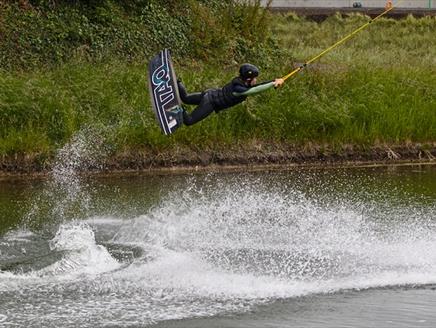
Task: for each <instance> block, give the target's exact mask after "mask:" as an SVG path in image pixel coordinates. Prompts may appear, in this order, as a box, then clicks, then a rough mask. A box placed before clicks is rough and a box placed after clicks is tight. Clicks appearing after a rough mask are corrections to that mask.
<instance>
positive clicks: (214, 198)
mask: <svg viewBox="0 0 436 328" xmlns="http://www.w3.org/2000/svg"><path fill="white" fill-rule="evenodd" d="M79 143H80V142H79ZM67 153H68V154H70V155H68V156H66V158H65V154H64V153H63V155H62V158H60V159H59V163H58V165H57V167H56V169H55V170H54V172H53V174H52V175H51V176H50V177H49V178H48V179H43V180H38V179H35V180H25V181H24V180H18V181H10V180H8V181H0V218H1V225H0V327H60V326H62V327H146V326H152V325H153V326H156V327H381V326H382V327H434V325H435V323H436V314H435V312H434V308H435V306H436V291H435V288H436V253H435V252H434V250H435V248H436V234H435V232H436V167H435V166H410V167H385V168H366V169H365V168H355V169H324V170H323V169H294V170H290V171H263V172H233V173H211V174H186V175H154V176H148V175H142V176H141V175H131V176H109V177H93V178H92V177H81V176H80V175H79V174H78V173H77V167H80V165H82V163H83V156H82V155H80V156H78V155H77V153H76V154H74V153H73V155H71V152H70V153H69V152H67ZM79 153H80V154H83V153H84V151H83V149H82V151H81V152H79ZM85 153H86V152H85ZM91 153H92V152H91ZM85 157H86V159H87V161H86V162H87V163H90V161H89V158H90V156H88V155H87V156H85ZM91 157H92V156H91ZM91 162H92V161H91ZM78 164H79V165H78ZM87 165H88V164H87ZM91 166H94V164H92V165H91Z"/></svg>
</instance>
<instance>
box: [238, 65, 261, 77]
mask: <svg viewBox="0 0 436 328" xmlns="http://www.w3.org/2000/svg"><path fill="white" fill-rule="evenodd" d="M258 75H259V69H258V68H257V67H256V66H254V65H251V64H242V65H241V67H240V68H239V76H240V77H241V78H242V79H243V80H252V79H253V78H255V77H256V76H258Z"/></svg>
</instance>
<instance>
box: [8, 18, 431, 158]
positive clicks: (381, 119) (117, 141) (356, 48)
mask: <svg viewBox="0 0 436 328" xmlns="http://www.w3.org/2000/svg"><path fill="white" fill-rule="evenodd" d="M367 19H368V18H366V17H363V16H357V15H352V16H351V17H348V18H345V19H344V18H340V17H338V16H333V17H331V18H329V19H328V20H326V21H325V22H323V23H315V22H311V21H307V20H304V19H302V18H299V17H296V16H294V15H288V16H277V17H274V19H273V20H271V22H273V23H272V24H273V25H272V36H273V38H271V37H270V41H268V42H271V43H272V44H273V45H274V46H276V47H277V46H280V49H281V50H280V51H278V52H275V53H274V54H275V56H271V57H270V58H268V60H261V61H260V66H261V70H262V71H261V76H260V80H262V79H265V80H268V79H273V78H276V77H279V76H282V75H284V74H286V73H287V72H288V71H290V70H291V69H292V68H293V65H295V64H297V63H301V62H304V61H305V60H307V59H309V58H311V57H312V56H314V55H316V54H317V53H319V52H320V51H322V50H323V49H325V48H326V47H327V46H329V45H330V44H332V43H333V42H335V41H336V40H337V39H338V38H340V37H341V36H344V35H345V34H347V33H349V32H351V31H352V30H353V29H355V28H357V27H358V26H360V25H361V24H362V23H364V22H365V21H367ZM435 30H436V19H435V18H430V17H427V18H422V19H415V18H412V17H409V18H407V19H405V20H400V21H395V20H391V19H383V20H381V21H380V22H379V23H377V24H375V25H373V26H371V27H370V28H369V29H368V30H366V31H364V32H362V33H360V34H359V35H357V36H356V37H355V38H354V39H353V40H351V41H350V42H348V43H346V44H345V45H343V46H341V47H340V48H338V49H336V50H335V51H333V52H331V53H329V54H328V55H326V56H325V57H323V58H322V59H321V60H320V61H319V62H317V63H316V64H314V65H313V66H312V67H309V68H308V69H307V70H306V71H304V72H303V73H301V74H299V75H298V76H296V77H295V78H293V79H291V80H289V81H288V82H287V83H286V84H285V86H284V87H283V88H281V89H279V90H272V91H268V92H266V93H264V94H262V95H260V96H255V97H250V98H249V99H248V100H247V101H246V102H245V103H244V104H243V105H239V106H237V107H235V108H233V109H230V110H227V111H224V112H222V113H220V114H219V115H215V114H212V116H211V117H209V118H208V119H206V120H205V121H203V122H201V123H199V124H196V125H194V126H192V127H183V128H181V129H180V130H178V131H177V132H176V133H175V134H174V135H172V136H169V137H168V136H164V135H162V134H161V132H160V130H159V128H158V124H157V123H156V121H155V118H154V114H153V112H152V110H151V106H150V102H149V99H148V90H147V82H146V63H145V62H142V61H136V62H126V61H123V60H121V59H113V60H104V61H101V62H97V63H96V62H88V61H84V60H83V59H80V58H79V59H77V58H76V59H72V60H70V61H67V62H66V63H63V64H59V65H57V66H54V67H49V68H47V67H46V68H41V69H32V70H29V71H20V72H17V71H13V70H12V71H11V70H7V71H6V70H3V71H0V155H3V156H12V155H16V154H45V155H47V156H50V154H51V153H52V152H53V151H54V150H55V149H57V148H59V147H60V146H61V145H62V144H63V143H65V142H66V141H67V140H68V139H69V138H70V137H71V135H72V134H73V133H75V131H77V130H79V129H81V128H82V127H84V126H89V125H91V126H102V127H103V126H104V127H105V128H106V131H109V132H106V134H107V138H108V142H109V143H110V145H111V149H112V150H113V154H120V153H123V152H129V153H134V152H136V151H143V150H147V151H152V152H155V153H159V152H162V151H165V150H168V149H172V148H174V147H181V148H190V149H191V150H193V151H196V152H203V151H207V150H210V149H216V148H220V149H230V148H232V149H243V148H244V146H245V145H247V144H250V143H253V142H255V143H259V144H262V143H270V142H272V143H274V142H276V143H283V142H286V143H291V144H296V145H304V144H306V143H309V142H310V143H314V142H315V143H320V144H329V145H344V144H354V145H359V146H371V145H374V144H378V143H389V144H401V143H409V142H416V143H417V142H434V141H435V140H436V38H435V37H434V31H435ZM247 51H248V50H247ZM277 54H280V55H277ZM215 55H218V54H215ZM219 55H220V56H223V57H225V56H227V54H226V53H221V54H219ZM270 55H271V54H270ZM241 58H247V57H244V56H243V55H241ZM176 59H177V60H176V69H177V72H178V75H179V76H180V77H181V78H182V79H183V80H184V82H185V84H186V86H187V88H188V90H189V91H200V90H204V89H206V88H211V87H218V86H222V85H224V84H225V83H226V82H227V81H229V80H230V79H231V78H232V77H233V76H234V75H235V74H236V72H237V69H238V63H237V62H233V63H229V64H220V65H217V63H216V62H215V61H210V62H208V61H202V62H198V61H193V60H187V61H184V60H183V58H182V57H178V58H176ZM241 60H242V59H241ZM188 108H189V107H188Z"/></svg>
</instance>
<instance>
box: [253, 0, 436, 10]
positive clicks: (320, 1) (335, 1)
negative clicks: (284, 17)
mask: <svg viewBox="0 0 436 328" xmlns="http://www.w3.org/2000/svg"><path fill="white" fill-rule="evenodd" d="M267 2H268V1H267V0H262V3H263V4H266V3H267ZM386 2H387V1H386V0H273V1H272V7H283V8H286V7H290V8H292V7H300V8H301V7H306V8H310V7H312V8H314V7H317V8H324V7H326V8H347V7H348V8H350V7H353V4H354V3H360V4H361V5H362V7H364V8H383V7H384V6H385V5H386ZM393 2H394V5H395V4H396V3H397V2H398V1H395V0H394V1H393ZM435 4H436V0H403V1H401V2H400V3H399V6H398V8H421V9H435V7H436V6H435Z"/></svg>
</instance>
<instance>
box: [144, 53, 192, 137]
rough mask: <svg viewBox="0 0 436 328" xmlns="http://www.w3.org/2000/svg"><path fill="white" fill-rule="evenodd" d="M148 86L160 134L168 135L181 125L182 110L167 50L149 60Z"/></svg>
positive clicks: (175, 78)
mask: <svg viewBox="0 0 436 328" xmlns="http://www.w3.org/2000/svg"><path fill="white" fill-rule="evenodd" d="M148 85H149V90H150V98H151V104H152V108H153V111H154V113H155V115H156V119H157V121H158V122H159V126H160V128H161V130H162V132H163V133H164V134H166V135H169V134H171V133H173V132H174V131H175V130H176V129H177V128H179V127H180V126H181V125H183V108H182V102H181V100H180V95H179V88H178V86H177V77H176V73H175V71H174V67H173V64H172V61H171V55H170V51H169V50H168V49H164V50H162V51H161V52H159V54H157V55H156V56H155V57H153V58H152V59H151V61H150V63H149V65H148Z"/></svg>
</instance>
